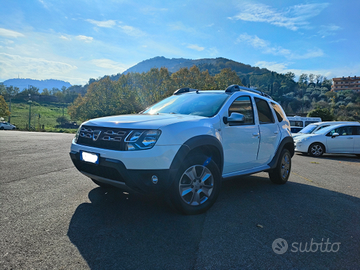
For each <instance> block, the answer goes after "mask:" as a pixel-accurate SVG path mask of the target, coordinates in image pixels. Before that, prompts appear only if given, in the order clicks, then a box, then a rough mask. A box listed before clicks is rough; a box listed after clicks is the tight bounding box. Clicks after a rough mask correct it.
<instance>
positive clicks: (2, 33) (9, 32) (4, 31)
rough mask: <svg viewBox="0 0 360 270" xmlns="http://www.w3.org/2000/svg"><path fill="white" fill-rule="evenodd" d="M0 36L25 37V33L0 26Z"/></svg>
mask: <svg viewBox="0 0 360 270" xmlns="http://www.w3.org/2000/svg"><path fill="white" fill-rule="evenodd" d="M0 36H2V37H8V38H18V37H25V35H23V34H21V33H19V32H15V31H12V30H8V29H5V28H0Z"/></svg>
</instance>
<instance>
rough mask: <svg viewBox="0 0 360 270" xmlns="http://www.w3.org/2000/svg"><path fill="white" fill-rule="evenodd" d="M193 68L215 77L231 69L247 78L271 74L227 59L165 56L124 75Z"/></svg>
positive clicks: (152, 59) (145, 61)
mask: <svg viewBox="0 0 360 270" xmlns="http://www.w3.org/2000/svg"><path fill="white" fill-rule="evenodd" d="M192 66H197V67H199V69H200V70H201V71H205V70H208V71H209V73H210V75H215V74H218V73H220V72H221V70H222V69H224V68H230V69H232V70H234V71H235V72H236V73H237V75H239V76H245V75H262V74H265V73H269V72H271V71H269V70H268V69H266V68H262V69H260V68H259V67H252V66H250V65H245V64H243V63H239V62H236V61H233V60H230V59H226V58H222V57H219V58H203V59H197V60H192V59H185V58H172V59H169V58H165V57H163V56H157V57H154V58H151V59H147V60H144V61H142V62H140V63H138V64H136V65H135V66H132V67H131V68H129V69H127V70H125V71H124V72H123V74H127V73H129V72H133V73H136V72H138V73H143V72H148V71H149V70H150V69H152V68H158V69H160V68H162V67H165V68H167V69H168V70H169V71H170V72H171V73H174V72H176V71H178V70H180V69H181V68H191V67H192ZM121 75H122V74H120V73H118V74H117V75H112V76H110V78H111V79H112V80H118V79H119V77H120V76H121Z"/></svg>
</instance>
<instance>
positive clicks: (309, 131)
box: [292, 121, 359, 138]
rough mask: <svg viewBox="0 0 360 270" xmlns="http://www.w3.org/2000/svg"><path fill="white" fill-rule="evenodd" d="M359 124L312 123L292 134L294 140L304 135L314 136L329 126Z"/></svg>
mask: <svg viewBox="0 0 360 270" xmlns="http://www.w3.org/2000/svg"><path fill="white" fill-rule="evenodd" d="M357 123H359V122H351V121H326V122H317V123H312V124H309V125H307V126H306V127H304V128H303V129H301V130H300V131H299V132H297V133H292V136H293V138H295V137H297V136H302V135H306V134H312V133H315V132H316V131H318V130H320V129H322V128H326V127H328V126H333V125H340V124H357Z"/></svg>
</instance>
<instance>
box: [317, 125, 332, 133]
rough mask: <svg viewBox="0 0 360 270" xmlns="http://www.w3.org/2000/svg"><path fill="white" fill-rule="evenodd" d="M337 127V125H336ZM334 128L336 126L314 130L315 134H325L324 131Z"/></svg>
mask: <svg viewBox="0 0 360 270" xmlns="http://www.w3.org/2000/svg"><path fill="white" fill-rule="evenodd" d="M335 127H336V126H335ZM332 129H334V126H328V127H326V128H322V129H319V130H317V131H315V132H314V134H324V133H328V132H329V131H330V130H332Z"/></svg>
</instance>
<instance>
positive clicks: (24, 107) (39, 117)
mask: <svg viewBox="0 0 360 270" xmlns="http://www.w3.org/2000/svg"><path fill="white" fill-rule="evenodd" d="M29 114H30V116H31V119H30V127H31V128H30V130H36V131H55V132H71V133H72V132H76V129H65V128H57V127H56V126H57V125H59V123H57V122H56V119H57V118H58V117H60V116H63V115H64V116H65V117H67V118H68V119H69V120H70V117H69V115H68V114H67V105H65V106H64V105H63V103H45V102H32V103H31V113H30V105H29V103H26V102H24V101H16V100H15V101H12V103H11V121H10V122H11V124H13V125H15V126H16V127H17V128H18V129H20V130H29V128H28V127H29ZM5 120H6V121H7V120H8V118H7V117H5Z"/></svg>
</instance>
